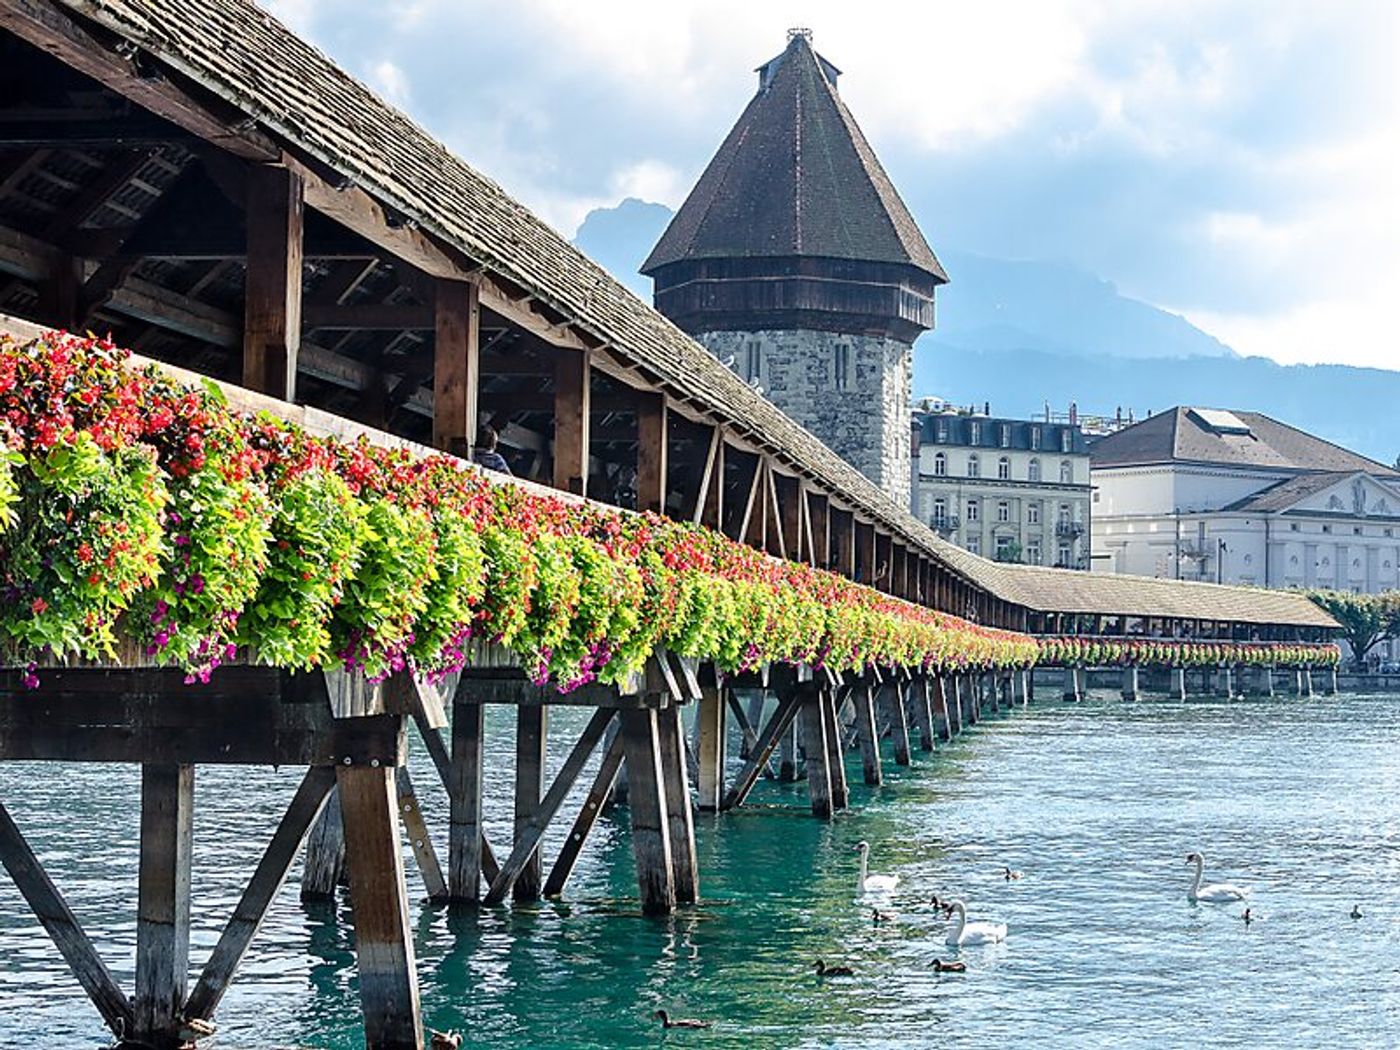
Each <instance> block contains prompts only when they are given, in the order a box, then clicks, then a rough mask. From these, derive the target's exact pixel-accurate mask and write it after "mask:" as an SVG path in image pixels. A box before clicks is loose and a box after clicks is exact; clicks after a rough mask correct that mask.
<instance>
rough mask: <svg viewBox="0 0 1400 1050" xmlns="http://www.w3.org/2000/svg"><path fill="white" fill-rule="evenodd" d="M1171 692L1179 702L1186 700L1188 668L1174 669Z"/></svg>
mask: <svg viewBox="0 0 1400 1050" xmlns="http://www.w3.org/2000/svg"><path fill="white" fill-rule="evenodd" d="M1169 692H1170V693H1171V695H1172V696H1174V697H1176V698H1177V699H1178V700H1185V699H1186V668H1184V667H1173V668H1172V678H1171V686H1170V688H1169Z"/></svg>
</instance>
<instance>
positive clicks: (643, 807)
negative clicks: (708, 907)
mask: <svg viewBox="0 0 1400 1050" xmlns="http://www.w3.org/2000/svg"><path fill="white" fill-rule="evenodd" d="M619 718H620V720H621V736H622V746H623V750H624V753H625V754H626V756H627V758H626V764H627V766H628V767H629V769H628V774H629V776H628V779H629V781H630V789H631V790H630V796H629V809H630V810H631V816H632V854H633V857H634V859H635V861H636V865H637V889H638V891H639V893H640V896H641V900H642V911H643V913H645V914H647V915H669V914H670V913H671V912H673V911H674V910H675V907H676V881H675V873H674V872H675V863H674V860H673V858H672V855H671V821H670V813H669V811H668V809H667V806H666V780H665V774H664V772H663V769H662V757H661V739H660V736H661V733H660V726H659V725H658V719H657V713H656V711H655V710H653V709H651V708H635V709H633V708H624V709H623V710H622V711H621V712H619Z"/></svg>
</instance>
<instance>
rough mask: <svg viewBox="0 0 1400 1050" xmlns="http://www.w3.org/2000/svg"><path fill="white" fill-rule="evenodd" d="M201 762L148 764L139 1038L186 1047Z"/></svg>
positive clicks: (144, 771) (139, 914)
mask: <svg viewBox="0 0 1400 1050" xmlns="http://www.w3.org/2000/svg"><path fill="white" fill-rule="evenodd" d="M193 841H194V767H193V766H178V765H155V764H149V763H148V764H146V765H144V766H142V767H141V857H140V866H139V874H138V889H137V904H136V997H135V999H134V1000H133V1003H132V1006H133V1011H134V1014H135V1024H134V1026H133V1029H132V1031H131V1033H130V1035H131V1037H132V1038H133V1039H136V1040H137V1041H140V1042H145V1043H150V1044H151V1045H152V1046H157V1047H165V1046H179V1045H180V1043H181V1042H182V1041H183V1040H181V1038H180V1027H181V1018H182V1015H183V1012H184V1007H185V982H186V980H187V979H188V977H189V951H190V855H191V848H192V846H193Z"/></svg>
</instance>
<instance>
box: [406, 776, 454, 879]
mask: <svg viewBox="0 0 1400 1050" xmlns="http://www.w3.org/2000/svg"><path fill="white" fill-rule="evenodd" d="M395 786H396V787H397V789H398V796H399V797H398V802H399V819H400V820H402V821H403V828H404V832H405V833H406V834H407V835H408V845H409V848H410V849H412V850H413V859H414V860H415V861H416V862H417V864H418V873H419V874H420V875H422V876H423V888H424V889H425V890H427V891H428V899H429V900H430V901H445V900H447V899H448V892H447V880H446V879H445V878H443V874H442V865H441V864H440V863H439V862H438V856H437V850H435V849H433V839H432V836H431V835H430V834H429V833H428V822H427V821H426V820H425V819H424V818H423V807H422V806H421V805H420V804H419V802H418V795H417V793H416V792H415V791H414V790H413V778H412V777H411V776H410V775H409V772H408V767H407V766H399V768H398V771H397V774H396V776H395Z"/></svg>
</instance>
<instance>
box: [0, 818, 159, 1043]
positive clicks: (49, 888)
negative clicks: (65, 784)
mask: <svg viewBox="0 0 1400 1050" xmlns="http://www.w3.org/2000/svg"><path fill="white" fill-rule="evenodd" d="M0 862H3V863H4V865H5V870H6V871H8V872H9V873H10V878H11V879H13V880H14V883H15V887H16V888H17V889H18V890H19V891H20V893H21V894H23V896H24V899H25V900H26V901H27V902H28V903H29V908H30V910H31V911H32V912H33V913H34V916H35V918H37V919H38V920H39V921H40V922H41V923H42V924H43V926H44V929H45V930H47V931H48V934H49V937H50V938H52V940H53V943H54V946H55V947H56V948H57V949H58V952H59V954H60V955H62V956H63V960H64V962H66V963H67V964H68V968H69V969H70V970H72V971H73V976H74V977H76V978H77V979H78V983H79V984H81V985H82V986H83V990H84V991H85V992H87V994H88V998H89V999H91V1000H92V1003H93V1005H94V1006H96V1007H97V1012H98V1013H99V1014H101V1015H102V1020H103V1021H104V1022H105V1023H106V1025H107V1027H108V1028H109V1029H111V1031H112V1034H114V1035H116V1036H118V1037H119V1038H120V1037H121V1036H124V1035H126V1034H127V1033H129V1032H131V1031H133V1030H134V1024H135V1014H134V1013H133V1011H132V1008H131V1002H130V1000H128V999H127V997H126V993H125V992H123V991H122V990H121V986H120V985H118V984H117V981H116V978H114V977H113V976H112V973H111V971H110V970H108V969H107V965H106V963H104V962H103V961H102V958H101V956H99V955H98V954H97V949H96V948H95V947H94V946H93V943H92V941H91V939H90V938H89V937H88V935H87V934H86V933H85V932H84V931H83V928H82V927H81V926H79V925H78V920H77V918H75V917H74V915H73V912H72V909H70V908H69V907H68V902H67V901H65V900H64V899H63V895H62V894H60V893H59V892H58V887H56V886H55V885H54V884H53V881H52V880H51V879H50V878H49V876H48V873H47V872H45V871H44V867H43V865H42V864H40V863H39V858H38V857H36V856H35V855H34V851H33V850H32V849H31V848H30V846H29V843H28V842H27V841H25V838H24V836H23V835H22V834H20V830H19V828H18V826H16V824H15V822H14V821H13V820H12V819H11V818H10V814H9V811H8V810H6V809H5V807H4V805H3V804H0Z"/></svg>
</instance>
